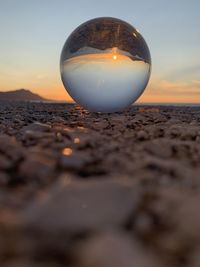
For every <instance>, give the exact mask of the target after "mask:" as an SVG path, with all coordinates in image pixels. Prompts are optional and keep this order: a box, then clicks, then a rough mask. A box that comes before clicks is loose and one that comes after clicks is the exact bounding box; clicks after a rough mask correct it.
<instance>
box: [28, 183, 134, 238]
mask: <svg viewBox="0 0 200 267" xmlns="http://www.w3.org/2000/svg"><path fill="white" fill-rule="evenodd" d="M138 201H139V192H138V190H137V189H136V188H134V187H133V185H132V183H130V181H127V182H126V180H124V181H121V182H120V181H115V180H106V181H98V180H97V181H95V180H93V181H92V180H91V181H87V182H85V181H74V182H72V181H71V182H69V183H67V185H66V186H65V187H63V188H61V190H60V191H58V190H57V191H56V192H54V191H53V192H50V193H49V198H47V200H46V201H45V202H43V203H36V204H35V205H33V206H31V207H30V208H29V209H28V210H27V211H26V213H25V221H26V222H27V226H29V227H32V228H36V229H40V230H43V231H48V232H49V233H51V232H61V231H62V232H63V233H65V232H67V233H69V234H77V233H82V232H85V231H88V230H96V229H107V228H113V227H117V226H120V225H123V224H125V223H126V222H127V220H128V218H129V216H131V215H133V214H134V212H135V210H136V208H137V205H138Z"/></svg>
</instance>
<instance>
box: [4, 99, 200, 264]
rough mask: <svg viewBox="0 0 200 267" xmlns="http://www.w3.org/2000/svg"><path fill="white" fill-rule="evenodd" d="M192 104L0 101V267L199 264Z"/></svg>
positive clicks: (197, 134)
mask: <svg viewBox="0 0 200 267" xmlns="http://www.w3.org/2000/svg"><path fill="white" fill-rule="evenodd" d="M199 206H200V107H170V106H168V107H167V106H166V107H164V106H154V107H153V106H134V107H131V108H130V109H128V110H127V111H126V112H124V113H115V114H112V115H109V114H91V113H89V112H87V111H84V110H82V109H80V108H79V107H77V106H75V105H70V104H44V103H43V104H42V103H0V266H3V267H4V266H5V267H29V266H30V267H46V266H48V267H62V266H69V267H122V266H123V267H157V266H158V267H169V266H170V267H175V266H176V267H178V266H186V267H198V266H200V211H199Z"/></svg>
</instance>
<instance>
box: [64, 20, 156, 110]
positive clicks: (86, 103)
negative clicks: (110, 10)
mask: <svg viewBox="0 0 200 267" xmlns="http://www.w3.org/2000/svg"><path fill="white" fill-rule="evenodd" d="M60 65H61V77H62V81H63V84H64V86H65V88H66V90H67V91H68V93H69V94H70V95H71V97H72V98H73V99H74V100H75V101H76V102H77V103H79V104H80V105H82V106H83V107H84V108H86V109H88V110H91V111H99V112H115V111H120V110H123V109H124V108H126V107H128V106H129V105H130V104H131V103H133V102H134V101H136V100H137V98H138V97H139V96H140V95H141V94H142V92H143V91H144V89H145V87H146V85H147V83H148V80H149V77H150V69H151V57H150V52H149V49H148V46H147V44H146V42H145V40H144V39H143V37H142V36H141V34H140V33H139V32H138V31H137V30H136V29H135V28H134V27H132V26H131V25H130V24H128V23H126V22H124V21H121V20H119V19H115V18H97V19H93V20H90V21H88V22H86V23H84V24H82V25H81V26H79V27H78V28H77V29H76V30H75V31H74V32H72V34H71V35H70V36H69V38H68V39H67V41H66V43H65V45H64V47H63V50H62V54H61V61H60Z"/></svg>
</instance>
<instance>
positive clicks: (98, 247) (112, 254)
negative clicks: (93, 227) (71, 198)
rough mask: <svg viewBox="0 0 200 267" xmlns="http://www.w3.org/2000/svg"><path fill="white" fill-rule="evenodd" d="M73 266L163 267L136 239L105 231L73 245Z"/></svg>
mask: <svg viewBox="0 0 200 267" xmlns="http://www.w3.org/2000/svg"><path fill="white" fill-rule="evenodd" d="M75 249H76V253H75V262H76V264H75V267H122V266H123V267H163V266H164V265H163V264H162V263H161V262H160V261H159V260H157V259H156V258H155V256H154V255H153V254H152V253H151V252H150V251H148V250H147V249H145V248H144V247H142V246H141V245H140V244H139V242H138V241H137V240H135V239H134V238H132V239H131V238H130V236H128V235H126V234H124V233H120V232H119V233H115V232H105V233H102V234H98V235H96V236H93V237H91V238H90V239H89V240H86V241H83V242H82V243H80V245H79V246H77V247H75Z"/></svg>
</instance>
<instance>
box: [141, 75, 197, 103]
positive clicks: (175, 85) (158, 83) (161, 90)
mask: <svg viewBox="0 0 200 267" xmlns="http://www.w3.org/2000/svg"><path fill="white" fill-rule="evenodd" d="M142 101H144V102H185V103H186V102H191V103H192V102H193V103H200V80H192V81H190V82H182V81H170V80H161V79H159V78H154V79H153V80H151V82H150V84H149V86H148V88H147V89H146V90H145V92H144V94H143V96H142V97H141V98H140V102H142Z"/></svg>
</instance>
